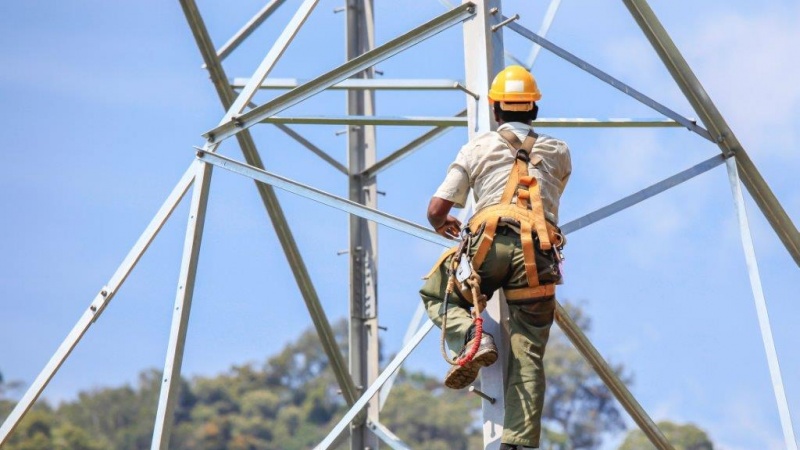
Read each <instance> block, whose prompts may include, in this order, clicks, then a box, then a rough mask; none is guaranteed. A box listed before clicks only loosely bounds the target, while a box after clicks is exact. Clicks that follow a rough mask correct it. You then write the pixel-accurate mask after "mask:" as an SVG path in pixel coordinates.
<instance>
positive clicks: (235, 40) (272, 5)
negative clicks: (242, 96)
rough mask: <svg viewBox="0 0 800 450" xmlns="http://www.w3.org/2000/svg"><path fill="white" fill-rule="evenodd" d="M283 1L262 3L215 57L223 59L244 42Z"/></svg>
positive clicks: (273, 0) (284, 0)
mask: <svg viewBox="0 0 800 450" xmlns="http://www.w3.org/2000/svg"><path fill="white" fill-rule="evenodd" d="M285 2H286V0H272V1H270V2H268V3H267V4H266V5H264V7H263V8H261V10H259V11H258V12H257V13H256V15H255V16H253V18H252V19H250V20H248V21H247V23H246V24H244V26H243V27H242V28H241V29H240V30H239V31H237V32H236V34H234V35H233V36H232V37H231V38H230V39H228V42H226V43H225V44H224V45H223V46H222V47H220V49H219V51H217V57H218V58H219V60H220V61H225V58H227V57H228V55H230V54H231V52H233V51H234V50H236V47H238V46H239V44H241V43H242V42H244V40H245V39H247V37H248V36H250V35H251V34H252V33H253V31H255V30H256V28H258V27H259V26H260V25H261V24H262V23H264V21H265V20H267V18H268V17H269V16H271V15H272V13H273V12H275V10H277V9H278V7H279V6H281V5H282V4H284V3H285ZM203 68H204V69H205V68H206V66H203ZM245 84H246V83H245ZM243 86H244V85H243ZM243 86H242V87H243Z"/></svg>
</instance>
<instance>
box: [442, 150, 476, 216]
mask: <svg viewBox="0 0 800 450" xmlns="http://www.w3.org/2000/svg"><path fill="white" fill-rule="evenodd" d="M469 188H470V183H469V172H468V169H467V161H466V158H465V157H464V155H463V152H458V156H456V160H455V161H454V162H453V163H452V164H450V167H448V168H447V176H445V178H444V181H443V182H442V184H441V185H440V186H439V188H438V189H437V190H436V193H434V194H433V196H434V197H439V198H442V199H445V200H449V201H451V202H453V206H455V207H456V208H463V207H464V205H465V204H466V203H467V196H468V195H469Z"/></svg>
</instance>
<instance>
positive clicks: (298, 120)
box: [261, 116, 683, 135]
mask: <svg viewBox="0 0 800 450" xmlns="http://www.w3.org/2000/svg"><path fill="white" fill-rule="evenodd" d="M261 123H272V124H281V123H284V124H285V123H288V124H295V125H300V124H303V125H360V126H366V125H394V126H412V127H417V126H436V127H465V126H467V118H466V117H463V116H456V117H424V116H305V117H281V116H272V117H268V118H266V119H264V120H262V121H261ZM535 125H536V128H665V127H669V128H677V127H682V126H683V125H681V124H680V123H678V122H675V121H674V120H671V119H621V118H620V119H618V118H611V119H593V118H542V119H537V120H536V123H535ZM439 131H441V130H436V132H434V131H433V130H432V131H431V133H434V134H437V135H438V134H439V133H438V132H439Z"/></svg>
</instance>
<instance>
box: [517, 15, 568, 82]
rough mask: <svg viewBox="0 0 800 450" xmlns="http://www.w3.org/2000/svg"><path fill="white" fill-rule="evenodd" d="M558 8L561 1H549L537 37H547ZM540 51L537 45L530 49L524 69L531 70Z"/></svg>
mask: <svg viewBox="0 0 800 450" xmlns="http://www.w3.org/2000/svg"><path fill="white" fill-rule="evenodd" d="M559 6H561V0H550V6H548V7H547V12H545V13H544V18H543V19H542V24H541V25H540V26H539V33H538V34H539V36H542V37H544V36H547V32H548V31H550V26H552V25H553V20H555V18H556V12H558V7H559ZM541 49H542V46H541V45H538V44H533V46H532V47H531V53H530V54H529V55H528V60H527V61H526V62H525V67H527V68H528V70H529V71H531V70H533V64H534V63H535V62H536V58H538V57H539V51H540V50H541Z"/></svg>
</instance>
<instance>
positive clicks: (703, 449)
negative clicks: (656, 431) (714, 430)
mask: <svg viewBox="0 0 800 450" xmlns="http://www.w3.org/2000/svg"><path fill="white" fill-rule="evenodd" d="M657 425H658V428H660V429H661V431H662V432H663V433H664V436H665V437H666V438H667V440H668V441H669V442H670V443H671V444H672V446H673V447H675V450H714V443H713V442H711V439H709V437H708V435H707V434H706V432H705V431H703V430H701V429H700V428H698V427H697V426H696V425H694V424H692V423H687V424H684V425H679V424H676V423H674V422H670V421H663V422H658V424H657ZM655 448H656V447H655V446H654V445H653V444H651V443H650V440H649V439H648V438H647V436H645V434H644V433H643V432H642V431H641V430H638V429H636V430H633V431H631V432H630V433H628V436H626V437H625V441H623V442H622V445H621V446H620V447H619V450H649V449H655Z"/></svg>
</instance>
